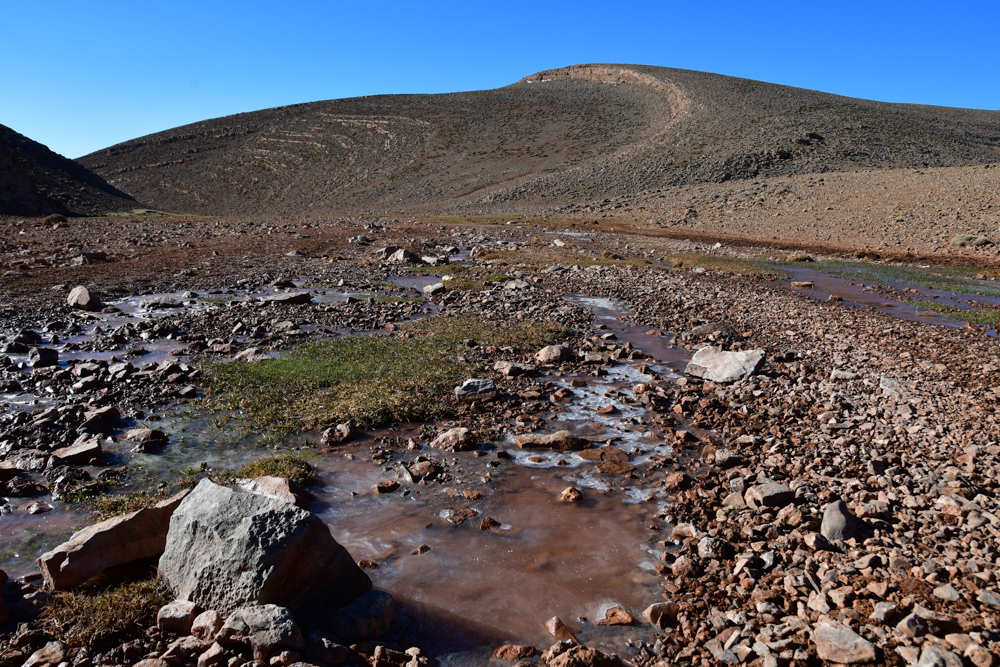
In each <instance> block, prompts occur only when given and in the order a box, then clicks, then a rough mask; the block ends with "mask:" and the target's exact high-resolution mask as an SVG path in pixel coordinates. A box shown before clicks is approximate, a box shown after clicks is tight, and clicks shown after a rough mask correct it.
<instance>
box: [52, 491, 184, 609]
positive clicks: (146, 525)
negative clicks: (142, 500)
mask: <svg viewBox="0 0 1000 667" xmlns="http://www.w3.org/2000/svg"><path fill="white" fill-rule="evenodd" d="M186 495H187V491H184V492H182V493H179V494H177V495H176V496H173V497H172V498H168V499H167V500H164V501H163V502H160V503H158V504H156V505H155V506H153V507H149V508H146V509H141V510H138V511H137V512H132V513H131V514H126V515H124V516H119V517H114V518H112V519H108V520H107V521H102V522H101V523H97V524H94V525H93V526H88V527H86V528H84V529H83V530H81V531H80V532H78V533H76V534H75V535H73V537H71V538H70V539H69V540H68V541H67V542H64V543H63V544H61V545H59V546H58V547H56V548H55V549H53V550H52V551H49V552H48V553H45V554H43V555H42V556H41V557H40V558H39V559H38V560H37V561H36V562H37V564H38V569H39V570H41V572H42V576H43V577H44V578H45V584H46V586H48V588H49V590H67V589H70V588H73V587H74V586H79V585H80V584H82V583H85V582H86V581H88V580H90V579H91V578H92V577H94V576H96V575H98V574H100V573H101V572H104V571H105V570H107V569H109V568H112V567H116V566H118V565H125V564H127V563H131V562H133V561H137V560H141V559H144V558H153V557H155V556H159V555H160V554H162V553H163V548H164V545H165V544H166V541H167V530H168V527H169V524H170V516H171V515H172V514H173V513H174V511H175V510H176V508H177V507H178V505H180V503H181V501H182V500H183V499H184V497H185V496H186Z"/></svg>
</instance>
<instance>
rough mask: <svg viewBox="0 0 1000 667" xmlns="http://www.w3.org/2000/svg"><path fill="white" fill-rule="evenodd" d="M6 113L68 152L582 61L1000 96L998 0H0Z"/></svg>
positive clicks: (951, 101)
mask: <svg viewBox="0 0 1000 667" xmlns="http://www.w3.org/2000/svg"><path fill="white" fill-rule="evenodd" d="M0 16H2V17H3V18H2V22H3V26H4V29H3V41H2V42H0V54H2V55H0V71H2V79H0V124H4V125H8V126H10V127H12V128H13V129H15V130H17V131H18V132H20V133H22V134H25V135H27V136H29V137H31V138H32V139H35V140H37V141H40V142H42V143H44V144H46V145H48V146H49V147H50V148H52V149H53V150H55V151H56V152H58V153H62V154H64V155H66V156H68V157H74V158H75V157H79V156H81V155H84V154H86V153H89V152H91V151H94V150H98V149H100V148H104V147H106V146H110V145H112V144H115V143H118V142H121V141H125V140H128V139H132V138H135V137H139V136H142V135H145V134H150V133H153V132H158V131H160V130H165V129H168V128H171V127H175V126H178V125H183V124H186V123H192V122H195V121H198V120H203V119H206V118H214V117H218V116H225V115H229V114H232V113H238V112H241V111H252V110H255V109H263V108H267V107H273V106H280V105H284V104H293V103H297V102H310V101H314V100H322V99H331V98H337V97H353V96H357V95H371V94H380V93H416V92H420V93H436V92H451V91H459V90H475V89H483V88H494V87H497V86H502V85H506V84H508V83H511V82H513V81H516V80H517V79H519V78H521V77H522V76H525V75H527V74H531V73H533V72H537V71H539V70H542V69H547V68H551V67H559V66H564V65H571V64H578V63H593V62H613V63H638V64H648V65H664V66H668V67H680V68H686V69H696V70H703V71H709V72H718V73H721V74H730V75H734V76H741V77H746V78H751V79H760V80H763V81H771V82H776V83H783V84H788V85H793V86H800V87H804V88H813V89H817V90H823V91H827V92H833V93H839V94H842V95H849V96H855V97H865V98H871V99H878V100H885V101H891V102H916V103H923V104H937V105H945V106H960V107H973V108H981V109H1000V48H998V44H1000V37H998V33H997V26H998V25H1000V3H998V2H997V1H996V0H991V1H988V2H987V1H982V2H961V1H960V0H959V1H953V2H933V3H932V2H921V1H907V2H904V1H902V0H892V1H885V2H880V1H878V0H869V1H867V2H853V1H848V2H830V1H829V0H827V1H826V2H823V1H821V0H814V1H809V0H802V1H799V2H725V1H716V2H712V1H710V0H701V1H698V0H684V1H676V2H675V1H661V2H621V1H620V2H605V3H597V2H589V1H586V0H581V1H577V2H545V0H535V1H534V2H523V1H521V0H515V1H507V2H495V3H482V2H472V1H466V2H433V1H432V2H423V3H422V2H372V1H369V2H358V1H355V2H350V3H347V2H333V1H327V2H323V1H318V0H308V1H307V0H302V1H298V2H297V1H295V0H284V1H280V0H273V1H272V2H260V1H258V0H242V1H241V2H215V1H213V0H201V1H199V2H190V1H188V0H171V1H170V2H166V1H163V0H128V1H127V2H126V1H124V0H86V1H81V0H71V1H50V0H0Z"/></svg>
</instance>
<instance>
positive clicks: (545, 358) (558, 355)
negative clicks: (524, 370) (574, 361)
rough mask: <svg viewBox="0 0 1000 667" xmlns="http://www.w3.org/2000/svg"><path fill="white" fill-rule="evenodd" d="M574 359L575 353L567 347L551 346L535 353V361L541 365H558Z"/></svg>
mask: <svg viewBox="0 0 1000 667" xmlns="http://www.w3.org/2000/svg"><path fill="white" fill-rule="evenodd" d="M572 357H573V351H572V350H570V349H569V348H568V347H566V346H565V345H549V346H547V347H543V348H542V349H540V350H539V351H538V352H536V353H535V361H537V362H538V363H540V364H557V363H559V362H561V361H569V360H570V359H571V358H572Z"/></svg>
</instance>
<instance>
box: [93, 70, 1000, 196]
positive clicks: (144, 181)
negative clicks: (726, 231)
mask: <svg viewBox="0 0 1000 667" xmlns="http://www.w3.org/2000/svg"><path fill="white" fill-rule="evenodd" d="M995 162H1000V112H996V111H977V110H967V109H952V108H945V107H929V106H920V105H910V104H889V103H882V102H873V101H868V100H860V99H853V98H847V97H841V96H837V95H831V94H827V93H820V92H815V91H809V90H804V89H799V88H791V87H787V86H780V85H776V84H769V83H762V82H757V81H750V80H746V79H737V78H733V77H727V76H721V75H716V74H706V73H702V72H692V71H686V70H677V69H669V68H662V67H647V66H631V65H582V66H574V67H569V68H563V69H558V70H550V71H546V72H541V73H539V74H535V75H532V76H529V77H526V78H525V79H522V80H521V81H519V82H517V83H515V84H512V85H510V86H506V87H504V88H499V89H495V90H485V91H475V92H466V93H452V94H443V95H385V96H373V97H361V98H353V99H343V100H331V101H325V102H313V103H308V104H300V105H294V106H287V107H279V108H275V109H267V110H263V111H256V112H251V113H245V114H239V115H235V116H229V117H226V118H219V119H214V120H207V121H203V122H200V123H195V124H192V125H187V126H184V127H180V128H175V129H172V130H168V131H166V132H161V133H158V134H154V135H150V136H147V137H142V138H139V139H135V140H132V141H129V142H125V143H123V144H119V145H117V146H113V147H111V148H108V149H105V150H102V151H98V152H97V153H93V154H91V155H88V156H86V157H84V158H81V159H80V163H81V164H83V165H84V166H85V167H87V168H89V169H92V170H93V171H95V172H96V173H98V174H100V175H101V176H103V177H104V178H106V179H108V181H109V182H110V183H111V184H113V185H115V186H116V187H119V188H121V189H123V190H126V191H128V192H130V193H132V194H133V195H134V196H136V197H138V198H139V199H140V200H142V201H144V202H147V203H148V204H149V205H152V206H154V207H156V208H160V209H166V210H172V211H178V212H188V213H217V214H218V213H230V214H233V213H249V214H256V213H263V212H269V213H284V214H290V213H321V212H322V213H328V212H332V211H357V212H360V211H377V212H401V211H407V212H423V213H487V212H489V213H508V212H510V213H513V212H521V211H523V212H531V211H543V212H551V211H554V210H560V209H561V207H563V206H566V205H568V204H579V203H580V202H582V201H601V200H603V199H605V198H608V197H620V196H623V195H628V194H633V193H647V194H649V193H653V194H655V191H656V189H657V188H663V187H668V186H676V185H689V184H695V183H718V182H723V181H727V180H738V179H752V178H757V177H772V176H783V175H794V174H804V173H822V172H827V171H857V170H862V169H898V168H924V167H949V166H962V165H973V164H987V163H995Z"/></svg>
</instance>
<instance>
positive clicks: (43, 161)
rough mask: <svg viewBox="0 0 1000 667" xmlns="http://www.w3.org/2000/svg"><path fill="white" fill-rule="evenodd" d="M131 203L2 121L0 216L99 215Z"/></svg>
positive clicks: (0, 127) (0, 141) (0, 131)
mask: <svg viewBox="0 0 1000 667" xmlns="http://www.w3.org/2000/svg"><path fill="white" fill-rule="evenodd" d="M135 206H136V202H135V200H133V199H132V198H131V197H129V196H128V195H126V194H125V193H123V192H119V191H118V190H116V189H115V188H113V187H111V186H110V185H108V184H107V183H106V182H105V180H104V179H103V178H101V177H100V176H98V175H96V174H94V173H92V172H90V171H88V170H87V169H85V168H84V167H82V166H81V165H79V164H78V163H76V162H74V161H73V160H69V159H67V158H64V157H63V156H61V155H58V154H56V153H53V152H52V151H50V150H49V149H48V148H46V147H45V146H43V145H42V144H40V143H38V142H36V141H32V140H31V139H28V138H27V137H25V136H22V135H20V134H18V133H17V132H15V131H14V130H12V129H10V128H9V127H6V126H4V125H0V214H3V215H47V214H49V213H70V214H74V215H100V214H104V213H112V212H116V211H127V210H130V209H133V208H135Z"/></svg>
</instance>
